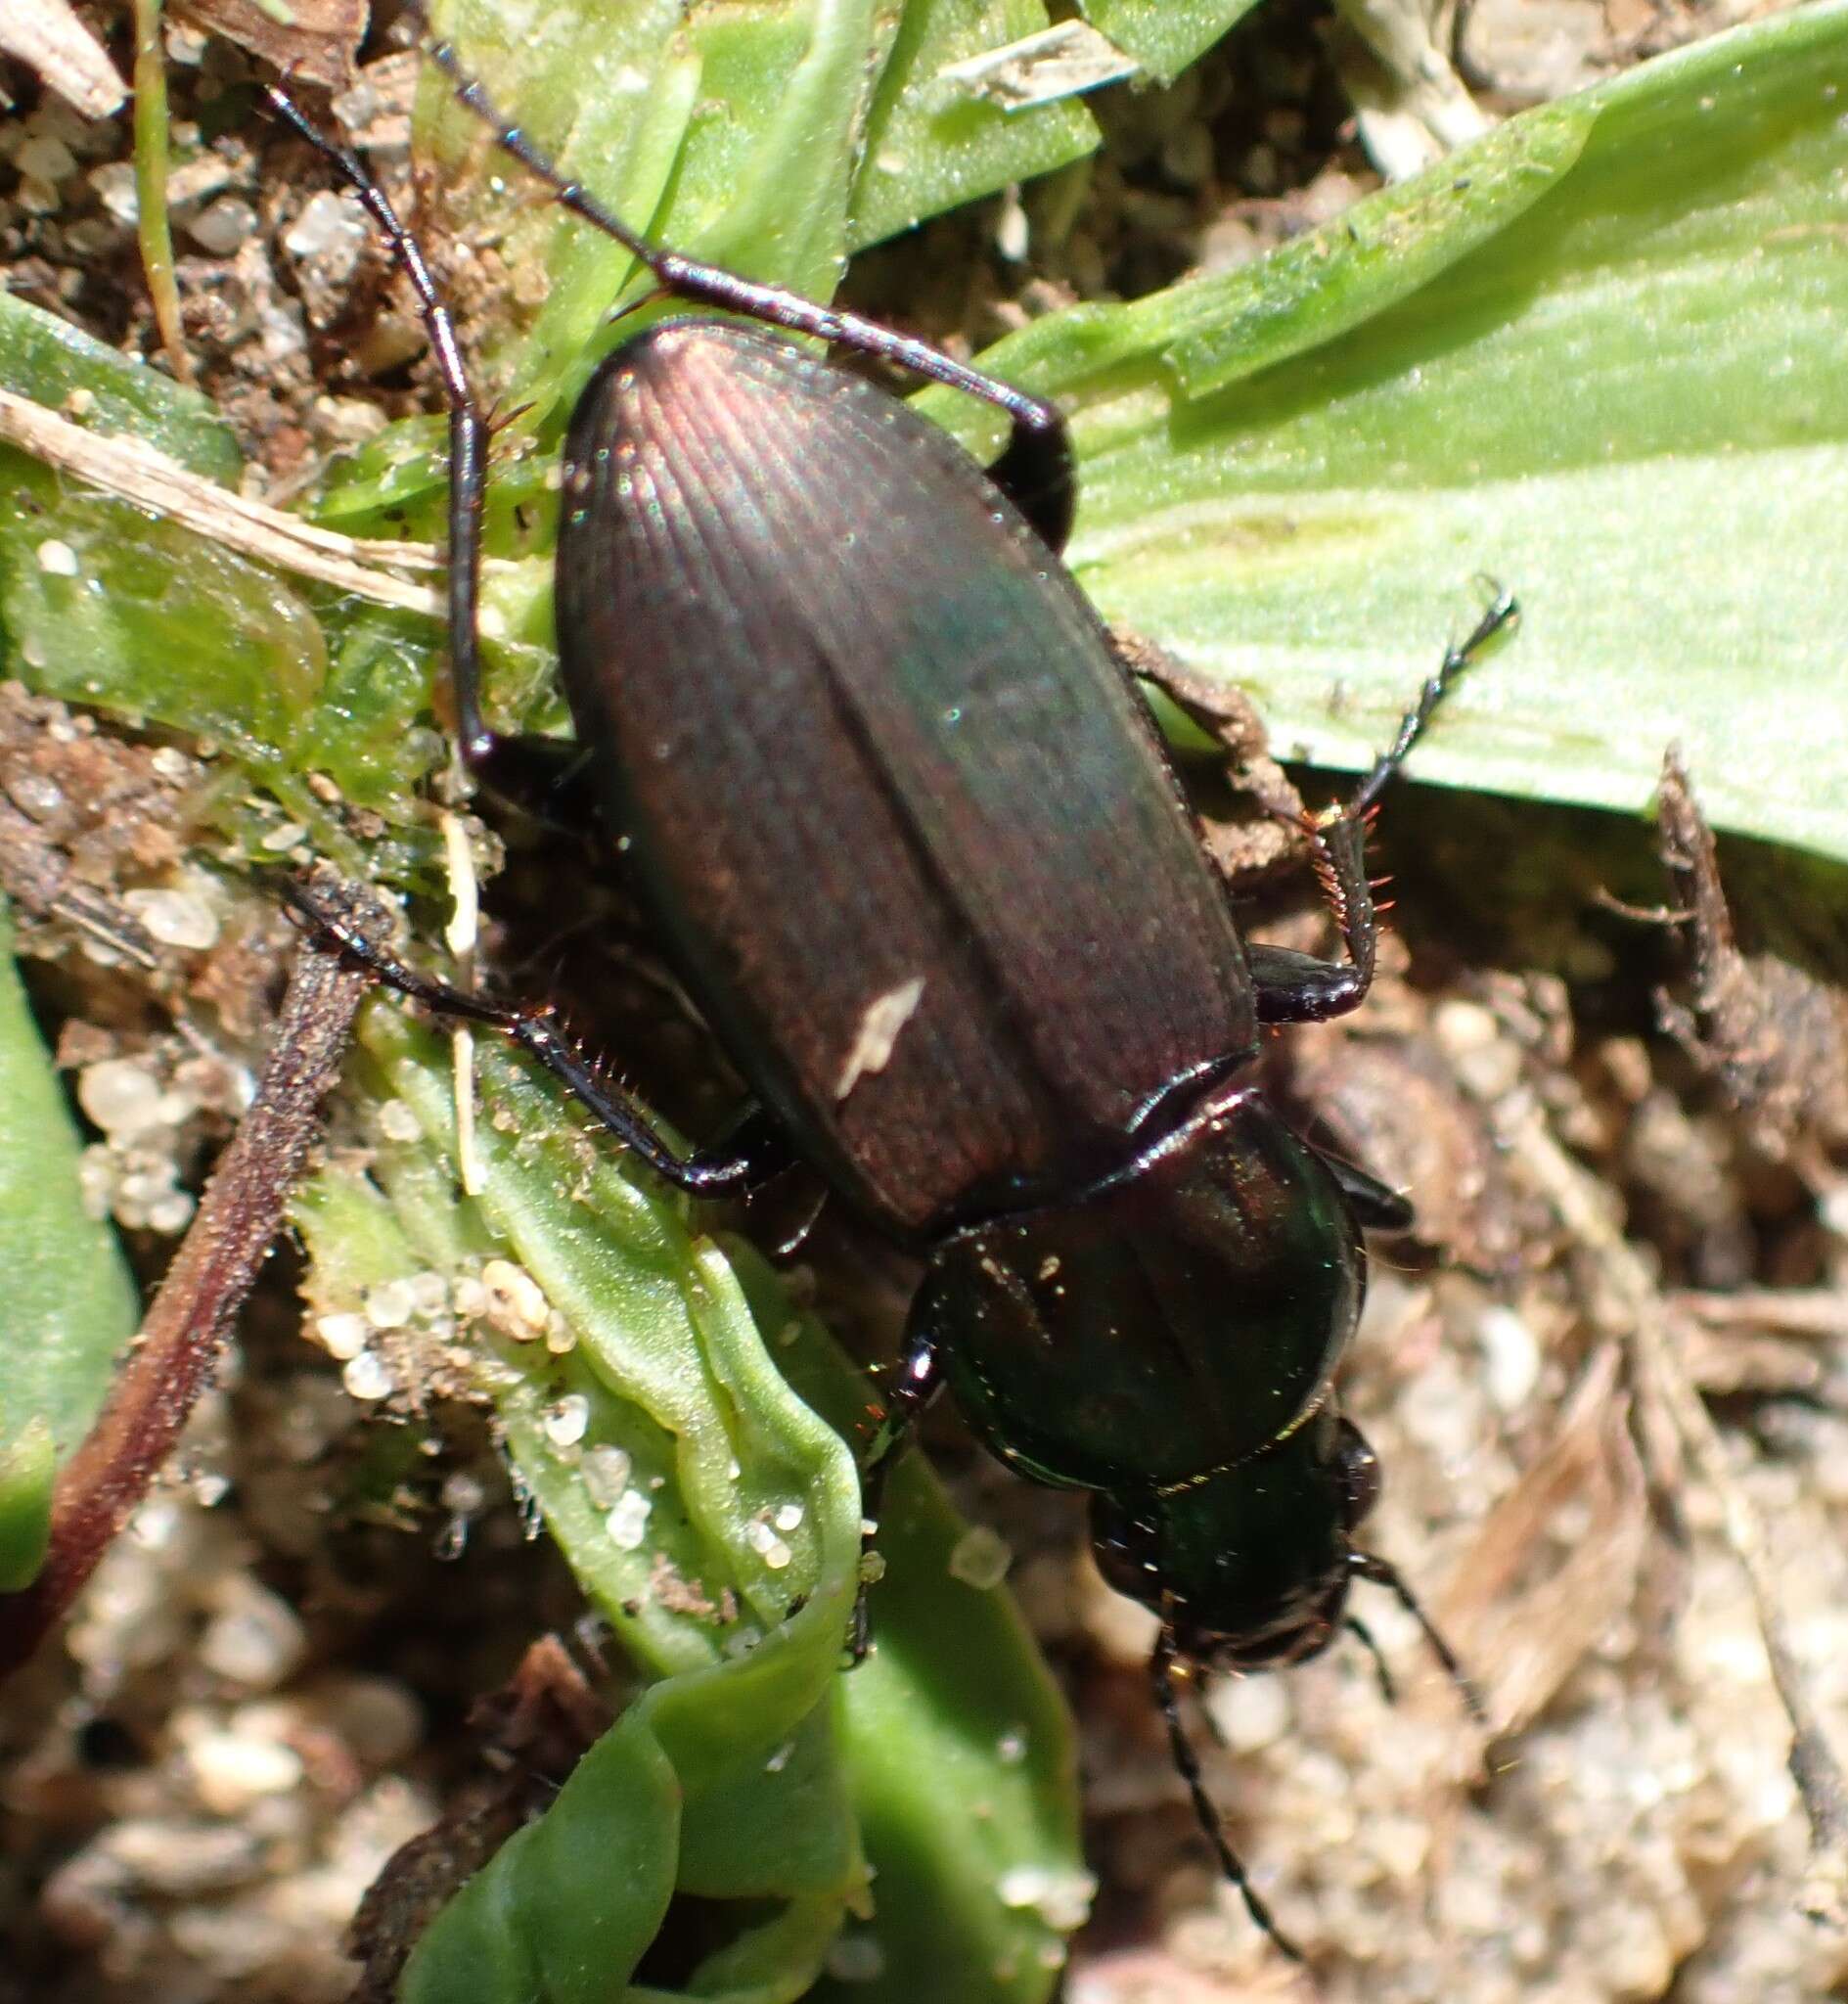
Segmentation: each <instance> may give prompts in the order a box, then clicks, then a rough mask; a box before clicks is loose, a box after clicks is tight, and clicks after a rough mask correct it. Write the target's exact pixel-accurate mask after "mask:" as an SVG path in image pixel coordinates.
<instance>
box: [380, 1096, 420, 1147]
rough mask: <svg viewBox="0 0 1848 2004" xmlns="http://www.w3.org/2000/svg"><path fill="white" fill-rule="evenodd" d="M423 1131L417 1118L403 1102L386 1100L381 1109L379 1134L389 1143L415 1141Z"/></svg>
mask: <svg viewBox="0 0 1848 2004" xmlns="http://www.w3.org/2000/svg"><path fill="white" fill-rule="evenodd" d="M423 1131H424V1130H423V1128H422V1127H421V1126H420V1125H419V1124H418V1118H417V1116H416V1115H415V1114H414V1113H412V1111H411V1110H410V1108H409V1107H407V1106H406V1105H405V1104H404V1102H403V1101H402V1100H386V1102H385V1103H384V1105H383V1107H381V1108H380V1109H379V1132H380V1133H381V1134H383V1136H384V1138H385V1139H386V1140H387V1141H415V1140H416V1139H417V1137H418V1136H419V1135H420V1134H421V1133H423Z"/></svg>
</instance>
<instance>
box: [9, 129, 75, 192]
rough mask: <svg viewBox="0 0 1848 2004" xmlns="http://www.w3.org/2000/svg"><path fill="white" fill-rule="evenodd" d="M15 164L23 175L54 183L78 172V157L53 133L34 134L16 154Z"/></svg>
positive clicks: (14, 157)
mask: <svg viewBox="0 0 1848 2004" xmlns="http://www.w3.org/2000/svg"><path fill="white" fill-rule="evenodd" d="M13 164H14V165H15V166H16V167H18V168H19V170H20V172H21V173H22V174H30V175H32V176H33V177H34V178H35V179H37V180H40V181H50V182H53V183H57V182H59V181H64V180H68V178H69V176H70V175H72V174H74V173H75V172H76V171H77V159H76V156H75V155H74V154H73V153H72V152H71V151H70V149H69V148H68V146H67V145H66V144H65V143H64V141H63V140H62V139H60V138H59V137H58V136H57V134H56V133H51V132H39V133H34V134H33V135H32V137H31V138H29V139H27V140H26V141H25V142H24V143H23V145H22V146H21V147H20V149H19V150H18V152H16V153H15V154H14V156H13Z"/></svg>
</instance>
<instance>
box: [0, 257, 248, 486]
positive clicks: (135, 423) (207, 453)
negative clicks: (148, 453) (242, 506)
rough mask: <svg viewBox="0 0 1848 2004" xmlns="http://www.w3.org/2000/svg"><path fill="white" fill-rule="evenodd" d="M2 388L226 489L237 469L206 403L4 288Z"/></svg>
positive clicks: (231, 440)
mask: <svg viewBox="0 0 1848 2004" xmlns="http://www.w3.org/2000/svg"><path fill="white" fill-rule="evenodd" d="M0 388H5V389H10V390H12V391H13V392H14V393H15V394H16V395H18V396H28V397H30V398H31V399H32V401H33V402H34V403H42V404H44V405H46V406H47V407H48V408H50V409H52V410H56V411H62V412H63V413H64V415H65V416H66V417H68V418H73V419H77V420H78V421H79V422H81V423H82V424H84V425H86V426H87V427H89V428H90V429H91V430H93V431H97V432H102V433H129V434H130V435H131V436H133V437H136V438H140V439H143V440H145V441H146V442H147V443H148V444H150V445H153V446H156V447H158V450H160V451H161V452H164V453H165V454H166V455H167V456H168V458H170V459H177V460H178V461H179V462H180V464H181V465H182V466H185V467H189V468H191V470H192V471H193V472H194V473H196V474H203V476H204V477H205V478H207V479H213V480H222V481H224V482H225V483H226V484H227V485H229V484H231V483H233V482H235V481H236V479H237V478H238V475H239V474H240V472H242V470H243V466H244V459H243V455H242V454H241V453H240V452H239V450H238V444H237V438H236V436H235V434H234V433H232V430H231V427H230V426H229V425H227V424H226V423H225V421H224V419H223V418H222V417H221V416H220V415H219V413H218V411H217V410H216V408H215V407H214V406H213V405H212V403H211V402H210V401H209V399H207V398H206V397H204V396H202V395H201V394H200V392H199V391H198V390H196V389H187V388H184V387H181V385H179V384H177V383H175V382H174V381H173V379H172V378H171V377H169V376H162V375H161V374H160V372H159V371H158V369H151V368H149V367H148V365H147V364H146V363H145V362H139V361H135V360H133V359H131V358H130V357H129V356H127V355H124V354H120V353H118V352H117V351H116V350H115V349H114V348H112V347H106V346H105V345H104V344H103V343H102V342H100V341H93V340H92V339H91V338H90V336H89V335H87V334H83V333H81V332H79V331H78V330H77V329H76V328H74V327H72V326H71V325H70V323H69V322H68V321H66V320H60V319H59V318H58V316H57V315H56V314H55V313H47V312H45V311H44V310H43V309H42V308H40V307H37V306H33V305H30V304H28V303H27V302H26V301H25V300H24V299H21V298H16V297H15V296H14V295H13V294H11V293H9V292H7V291H6V290H5V289H4V288H0Z"/></svg>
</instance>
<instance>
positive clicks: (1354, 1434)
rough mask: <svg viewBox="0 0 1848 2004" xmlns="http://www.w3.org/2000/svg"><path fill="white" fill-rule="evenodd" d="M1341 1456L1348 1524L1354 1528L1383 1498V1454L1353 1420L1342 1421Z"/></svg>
mask: <svg viewBox="0 0 1848 2004" xmlns="http://www.w3.org/2000/svg"><path fill="white" fill-rule="evenodd" d="M1337 1460H1338V1465H1339V1468H1340V1476H1341V1487H1342V1490H1343V1492H1344V1493H1345V1495H1346V1498H1347V1523H1348V1527H1349V1528H1350V1529H1352V1528H1353V1526H1355V1525H1357V1524H1359V1523H1360V1521H1361V1519H1362V1518H1364V1517H1365V1516H1367V1514H1368V1513H1369V1512H1370V1511H1371V1510H1372V1509H1373V1507H1374V1505H1375V1503H1377V1502H1378V1501H1379V1457H1378V1455H1376V1454H1375V1452H1374V1450H1373V1449H1372V1448H1371V1447H1369V1446H1368V1444H1367V1441H1366V1438H1365V1436H1364V1435H1362V1433H1361V1430H1360V1429H1359V1428H1358V1427H1357V1426H1355V1425H1354V1423H1353V1421H1351V1420H1343V1421H1342V1422H1341V1444H1340V1447H1339V1449H1338V1450H1337Z"/></svg>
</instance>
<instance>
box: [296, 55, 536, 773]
mask: <svg viewBox="0 0 1848 2004" xmlns="http://www.w3.org/2000/svg"><path fill="white" fill-rule="evenodd" d="M264 96H265V97H266V98H267V99H268V100H269V104H270V108H271V110H273V111H274V112H275V113H276V114H277V115H278V116H279V117H281V118H283V119H285V120H286V121H287V122H288V123H289V124H290V125H292V126H293V128H294V129H295V131H296V132H297V133H299V134H300V135H301V137H302V138H303V139H305V140H306V141H307V142H308V144H309V145H310V146H312V147H313V148H314V149H315V151H316V152H317V153H319V154H321V155H322V156H323V157H324V158H325V159H327V160H328V161H329V162H330V163H331V164H332V165H333V166H334V167H335V168H336V170H337V171H338V173H339V175H340V177H341V179H342V180H344V181H345V182H346V184H347V186H348V187H350V188H351V189H352V191H353V193H354V194H355V195H357V196H358V197H359V200H360V203H361V204H362V205H363V206H364V207H365V209H366V210H367V212H368V213H369V214H370V215H371V217H372V219H373V220H374V222H376V223H377V224H378V225H379V228H380V230H381V231H382V232H383V235H384V237H385V240H386V242H387V243H388V244H389V245H390V247H391V254H392V255H393V256H394V257H395V258H396V259H397V261H398V265H399V268H400V269H401V270H402V271H403V273H404V275H405V277H406V279H407V280H408V281H409V283H410V287H411V290H412V292H413V293H415V294H416V296H417V303H418V310H419V311H420V312H421V313H422V314H423V316H424V326H425V329H426V331H427V332H428V335H429V344H430V351H431V353H432V354H433V355H434V356H435V358H436V373H437V375H438V377H439V379H440V380H441V383H442V387H443V398H444V401H445V402H446V403H447V404H448V406H449V673H450V677H451V680H452V682H453V685H454V688H455V698H456V735H457V738H458V740H459V741H460V743H461V747H462V755H463V757H464V758H465V759H466V760H467V761H468V763H469V764H470V765H471V766H475V765H479V764H481V763H483V762H484V761H485V760H486V759H487V758H488V757H489V756H490V755H491V754H492V753H493V751H494V749H495V746H496V745H497V744H498V742H499V740H498V739H497V738H496V737H495V734H494V733H493V732H492V731H490V730H489V729H488V727H487V725H486V723H485V722H484V721H483V719H482V715H481V648H480V590H481V501H482V494H483V491H484V488H485V483H486V479H487V448H488V433H489V427H488V421H487V418H486V416H485V415H484V414H483V412H482V410H481V406H480V405H479V403H477V402H476V400H475V397H474V392H473V390H472V389H471V388H470V387H469V377H468V372H467V370H466V369H465V368H464V367H463V361H462V348H461V345H460V344H459V343H458V342H457V340H456V328H455V322H454V321H453V320H452V319H451V317H450V313H449V308H448V306H447V305H445V304H444V302H443V296H442V295H441V293H440V292H439V291H438V290H437V287H436V281H435V279H434V278H432V277H431V276H430V270H429V266H428V264H426V263H425V261H424V253H423V251H420V250H419V249H418V245H417V240H416V238H415V237H413V236H412V235H411V233H410V231H409V230H407V229H406V228H405V227H404V225H403V223H402V222H400V221H399V220H398V214H397V211H396V210H395V209H394V208H393V207H392V206H391V204H390V201H389V200H388V199H387V197H386V195H385V192H384V190H383V188H381V187H380V186H379V184H378V182H377V181H375V180H374V179H373V178H372V176H371V174H369V173H368V172H367V171H366V168H365V166H364V164H363V163H362V162H361V160H360V159H359V157H358V156H357V155H356V154H354V153H352V152H350V151H349V150H348V149H347V148H345V147H343V146H341V145H340V144H339V142H338V140H336V139H333V138H330V137H329V135H328V134H327V133H325V132H323V131H322V130H321V129H320V128H319V127H318V126H317V125H315V124H314V122H313V121H312V120H311V119H309V118H308V117H306V116H304V114H302V113H301V112H300V111H299V110H298V109H297V108H296V106H295V104H294V101H293V99H292V98H291V97H290V96H289V95H288V93H287V92H286V91H282V90H279V89H277V88H276V86H275V85H274V84H271V85H267V86H266V87H265V89H264Z"/></svg>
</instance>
